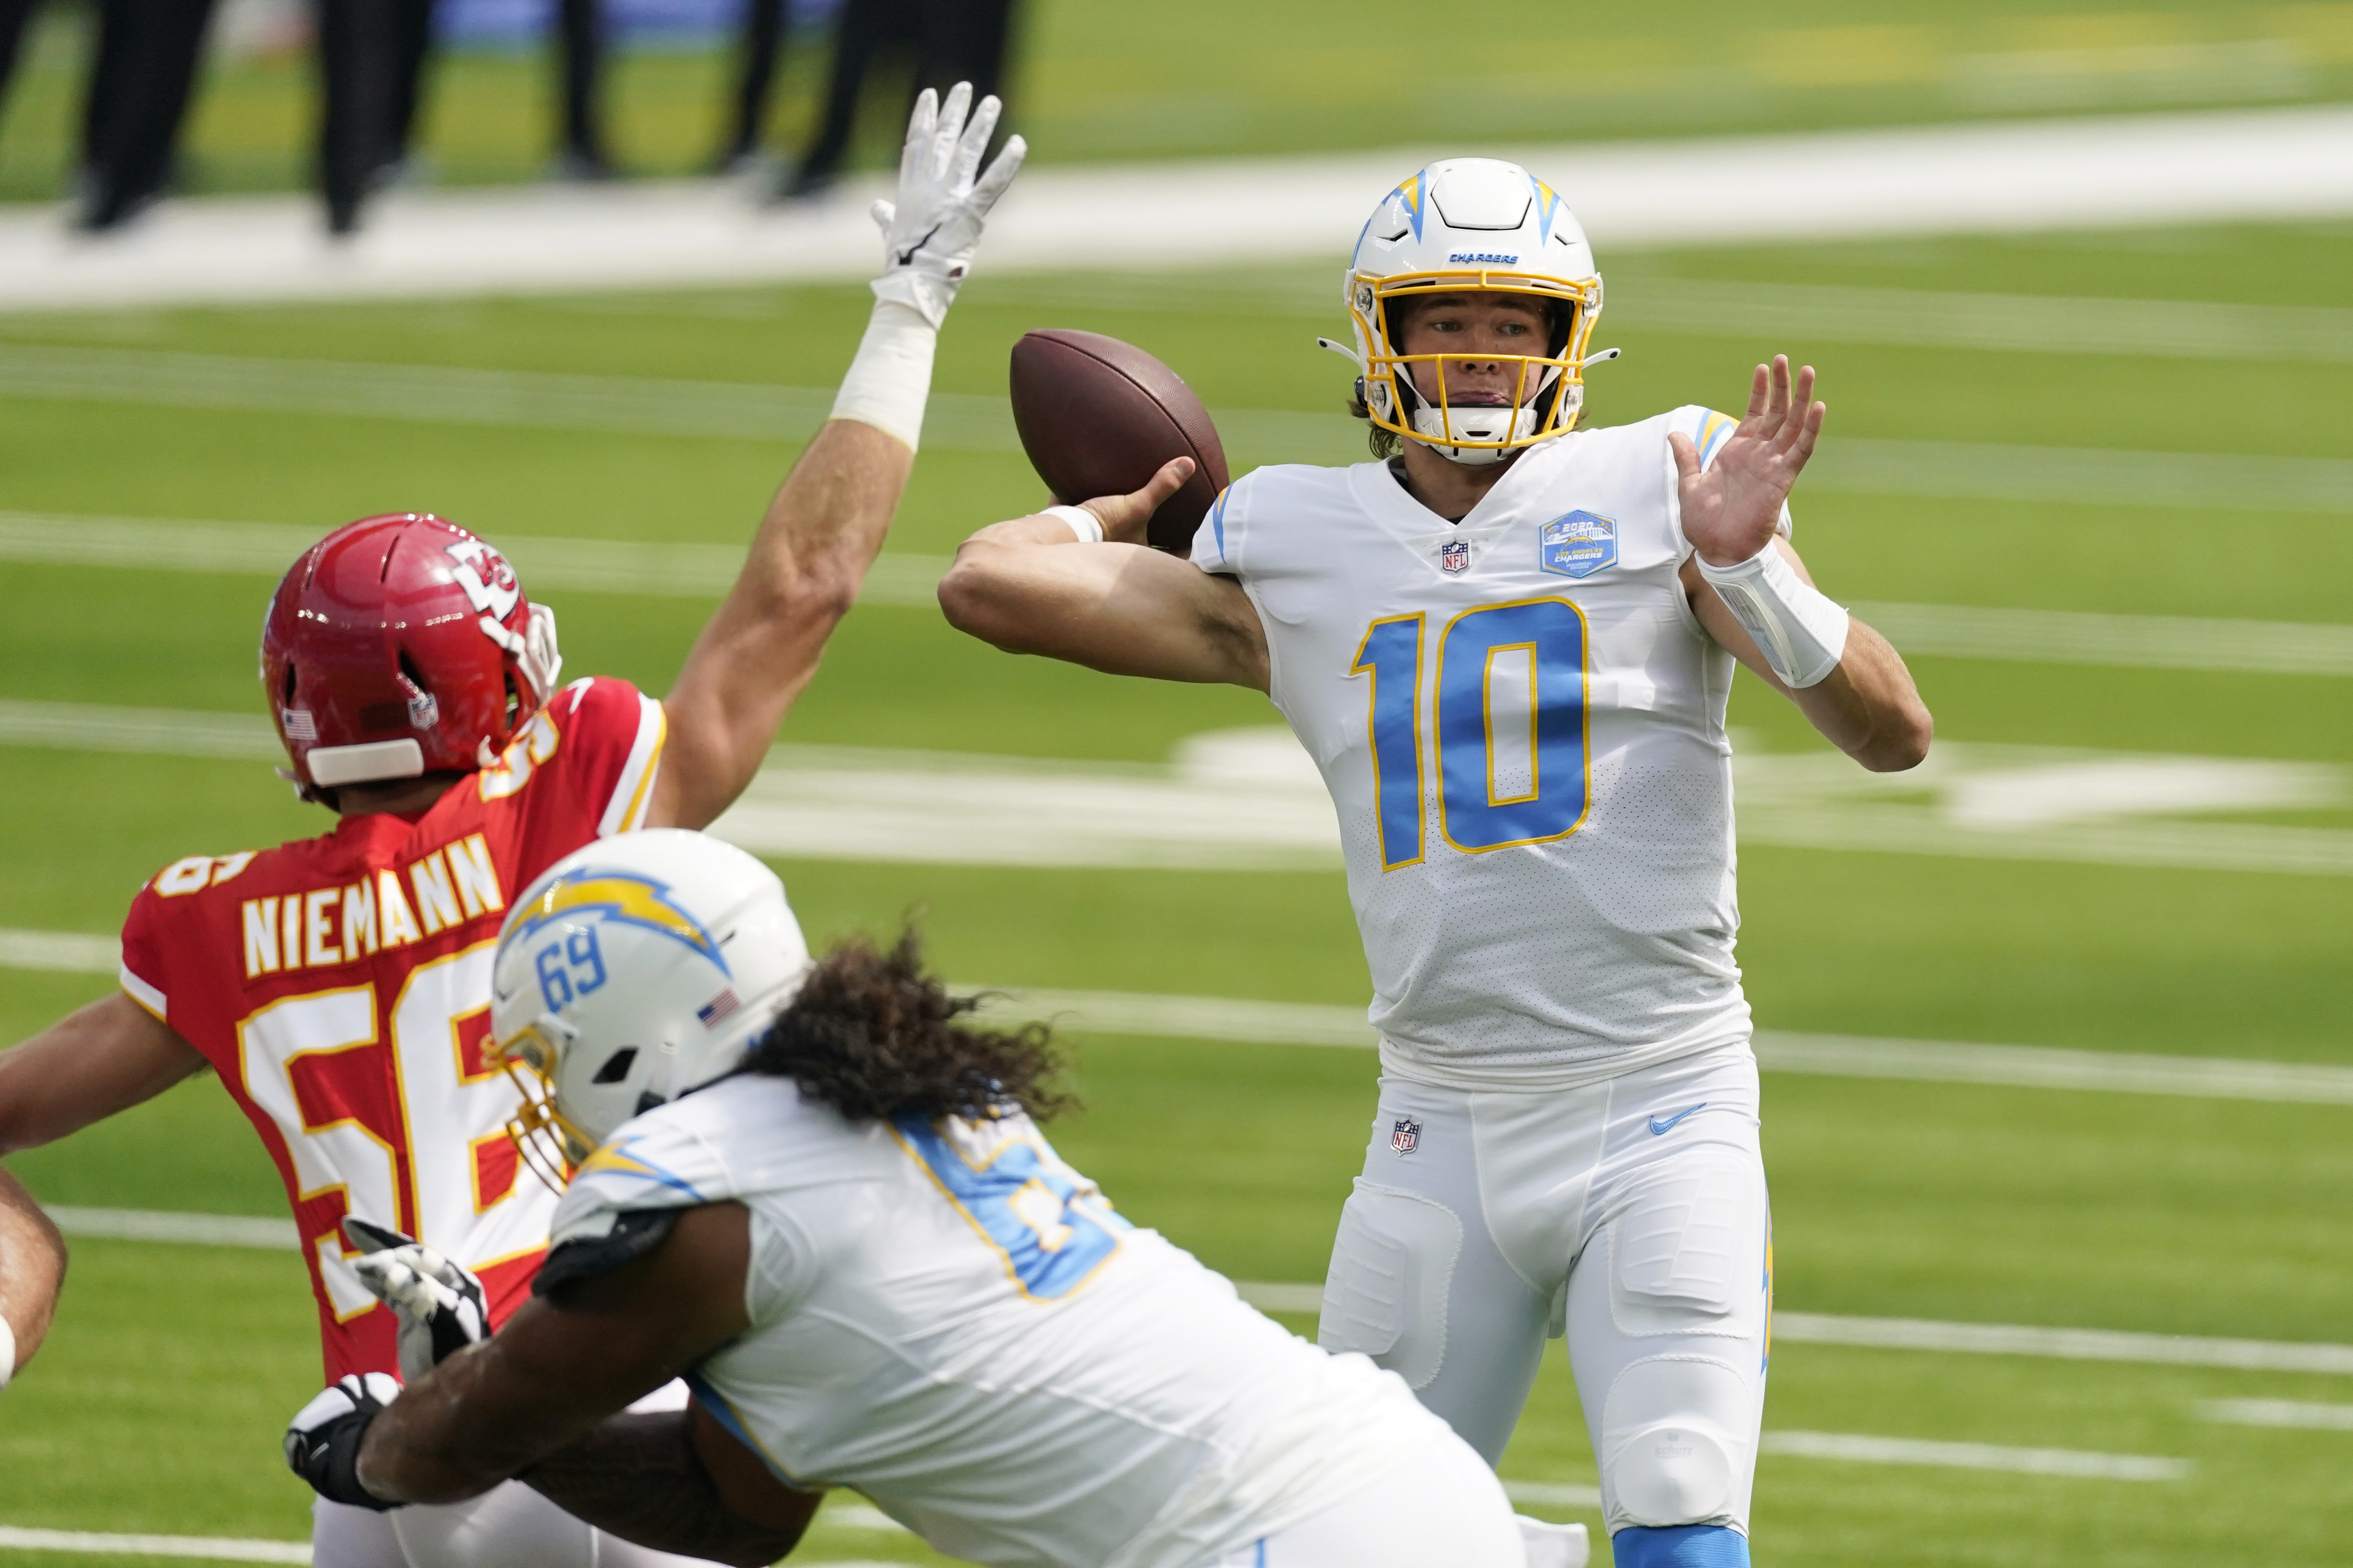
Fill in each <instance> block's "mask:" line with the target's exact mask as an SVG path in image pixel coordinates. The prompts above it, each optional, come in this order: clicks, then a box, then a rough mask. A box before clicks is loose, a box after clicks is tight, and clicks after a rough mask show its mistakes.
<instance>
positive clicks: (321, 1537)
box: [311, 1481, 709, 1568]
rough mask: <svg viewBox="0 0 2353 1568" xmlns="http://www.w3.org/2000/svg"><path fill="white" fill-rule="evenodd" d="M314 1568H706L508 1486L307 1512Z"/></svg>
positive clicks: (317, 1505) (314, 1506)
mask: <svg viewBox="0 0 2353 1568" xmlns="http://www.w3.org/2000/svg"><path fill="white" fill-rule="evenodd" d="M311 1563H313V1564H314V1568H709V1565H708V1564H706V1563H702V1562H701V1561H700V1560H698V1559H695V1558H691V1557H675V1556H672V1555H671V1554H670V1553H669V1552H653V1551H649V1550H648V1549H647V1548H645V1547H642V1546H636V1545H632V1544H631V1543H629V1542H626V1541H623V1540H622V1539H620V1538H619V1537H618V1536H615V1535H607V1534H606V1533H605V1532H604V1531H601V1530H598V1529H596V1528H595V1527H594V1526H592V1525H587V1524H584V1523H582V1522H581V1521H578V1520H576V1519H575V1518H573V1517H572V1516H571V1515H570V1514H568V1513H566V1512H565V1511H564V1510H562V1509H560V1508H558V1507H556V1506H555V1505H554V1503H552V1502H550V1501H548V1500H546V1499H545V1498H543V1497H542V1496H540V1495H539V1494H538V1493H537V1492H535V1491H533V1490H532V1489H530V1488H529V1487H527V1486H525V1485H523V1484H522V1482H521V1481H508V1482H506V1483H504V1484H503V1485H501V1486H497V1487H493V1488H491V1489H490V1490H489V1491H486V1492H484V1493H483V1494H482V1495H481V1496H480V1497H478V1498H473V1499H470V1500H467V1501H465V1502H459V1503H450V1504H448V1505H447V1506H446V1507H429V1508H428V1507H423V1506H417V1507H410V1508H396V1509H394V1510H390V1511H389V1512H386V1513H377V1512H375V1510H371V1509H364V1508H353V1507H351V1506H350V1505H349V1504H347V1503H340V1502H329V1501H328V1500H326V1499H324V1498H320V1499H317V1500H314V1501H313V1502H312V1503H311Z"/></svg>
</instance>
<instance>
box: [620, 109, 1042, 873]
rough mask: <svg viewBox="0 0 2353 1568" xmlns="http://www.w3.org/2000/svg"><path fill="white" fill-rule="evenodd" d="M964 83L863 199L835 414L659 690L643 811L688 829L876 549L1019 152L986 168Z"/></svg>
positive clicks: (800, 669) (762, 747)
mask: <svg viewBox="0 0 2353 1568" xmlns="http://www.w3.org/2000/svg"><path fill="white" fill-rule="evenodd" d="M971 101H972V89H971V88H970V87H969V86H968V85H965V84H961V83H960V84H958V85H957V86H956V87H955V89H954V90H952V91H951V92H949V94H948V97H947V101H946V103H945V104H944V105H943V104H940V103H939V102H938V100H936V99H935V97H934V94H933V93H932V92H931V90H930V89H925V90H924V91H923V95H922V96H921V97H920V98H918V99H917V100H916V104H915V112H914V116H913V120H912V121H910V122H909V124H908V127H907V142H906V148H905V151H904V153H903V155H902V159H901V161H900V165H899V196H898V200H897V201H896V202H895V203H892V202H877V203H876V204H875V210H874V216H875V220H876V221H877V222H878V223H879V224H880V225H881V228H882V235H883V249H884V261H883V271H882V276H881V277H880V278H878V279H875V281H874V293H875V302H874V313H873V317H872V319H871V321H870V322H869V324H868V326H867V329H866V336H865V339H864V341H863V342H861V343H860V345H859V350H858V357H857V359H856V360H855V361H854V362H853V363H851V365H850V368H849V375H848V376H847V377H845V378H844V380H843V382H842V384H841V392H840V395H839V396H838V397H837V398H836V399H835V402H834V405H833V417H832V418H831V419H830V420H828V422H827V423H826V425H825V426H824V428H823V429H821V430H819V431H818V435H817V438H816V439H815V440H813V441H811V442H810V443H809V446H808V449H807V451H805V452H803V453H802V454H801V458H800V461H798V462H797V463H796V464H794V465H793V470H792V472H791V473H790V474H789V475H788V476H786V479H785V483H784V487H783V489H779V490H778V491H777V492H776V499H775V500H773V501H771V502H770V503H769V504H768V510H767V514H766V515H765V517H764V518H762V519H761V521H760V530H759V532H758V533H757V534H756V535H755V536H754V539H753V541H752V550H751V554H750V556H749V558H748V559H746V561H745V562H744V572H743V574H742V576H741V577H739V578H738V579H737V580H736V583H735V586H734V588H733V591H732V592H730V593H729V595H727V599H726V601H725V603H723V604H722V605H720V607H719V612H718V614H717V615H715V616H712V620H711V624H710V625H709V626H706V627H705V628H704V629H703V633H702V637H701V638H700V639H698V640H697V641H696V643H695V645H694V651H693V652H692V653H691V654H690V655H688V656H687V660H686V664H685V667H684V668H682V669H681V671H680V672H679V679H678V685H677V686H676V687H675V688H674V689H672V690H671V691H670V695H669V696H668V697H666V698H665V699H663V702H662V706H663V709H664V710H665V712H666V713H667V715H668V719H669V723H670V735H669V740H668V741H667V742H666V743H665V746H664V750H663V757H662V763H661V772H660V773H659V777H658V778H657V780H656V782H655V784H654V798H653V804H652V807H651V810H650V812H649V818H648V821H649V826H679V827H702V826H705V825H707V824H708V823H710V822H711V821H712V818H714V817H716V816H718V815H719V814H720V813H721V812H723V811H724V810H726V809H727V807H728V806H729V805H731V804H732V803H733V801H734V799H735V797H736V796H737V795H741V794H742V793H743V792H744V786H745V785H746V784H750V783H751V782H752V777H753V775H754V773H757V772H758V771H759V767H760V763H761V760H762V759H763V758H765V756H766V755H767V752H768V747H769V746H770V745H771V744H772V743H773V742H775V740H776V729H777V726H779V725H780V724H782V723H783V722H784V720H785V713H786V710H788V709H790V708H791V707H792V705H793V701H794V700H795V699H797V697H799V695H800V694H801V691H802V689H803V688H805V687H807V685H808V682H809V678H810V677H811V676H813V675H815V674H816V673H817V665H818V655H819V654H821V653H822V652H823V651H824V648H825V643H826V638H827V637H829V636H830V635H831V634H832V631H833V628H834V626H835V625H836V624H837V623H839V621H840V619H841V617H842V616H845V615H847V614H848V613H849V606H850V605H851V604H852V603H853V602H855V600H856V599H857V597H858V587H859V584H860V583H861V582H862V581H864V579H865V576H866V572H867V569H868V568H869V567H870V566H871V565H872V564H873V563H874V557H875V555H876V554H877V553H878V552H880V551H881V548H882V538H883V534H884V532H885V531H887V530H888V529H889V527H890V524H891V516H892V512H894V511H895V510H898V505H899V497H900V494H901V492H902V491H903V490H904V489H906V485H907V474H908V470H909V469H910V468H912V467H913V464H914V459H915V445H916V441H917V437H919V435H920V433H921V431H922V428H923V405H924V403H925V401H926V400H927V398H928V397H929V395H930V391H931V382H932V353H933V349H934V345H935V342H936V341H937V338H938V335H939V329H940V324H941V322H942V321H945V320H946V318H947V310H948V305H949V302H950V301H951V300H954V298H955V291H956V289H957V287H958V286H959V285H960V284H962V282H963V281H964V277H965V272H966V271H967V270H969V268H971V265H972V258H973V255H974V252H975V251H976V249H977V247H978V246H979V244H980V231H981V224H982V220H983V219H984V218H986V217H987V214H988V210H989V208H990V207H991V206H993V205H996V202H997V197H998V196H1000V195H1004V193H1005V188H1006V186H1007V185H1008V184H1011V183H1012V180H1013V176H1014V174H1015V173H1016V172H1017V171H1018V169H1019V168H1020V166H1021V159H1022V156H1023V153H1024V152H1025V147H1024V143H1023V142H1022V140H1021V138H1020V137H1018V136H1016V137H1013V138H1011V139H1010V140H1008V142H1006V144H1005V147H1004V150H1003V151H1001V152H1000V153H998V154H997V159H996V161H995V162H994V163H991V164H990V165H989V166H988V168H987V171H986V172H983V171H982V170H981V168H980V160H981V156H982V154H983V153H986V152H987V148H988V139H989V137H990V135H991V134H992V133H993V132H995V130H996V128H997V112H998V106H997V100H996V99H994V98H987V99H983V100H981V102H980V105H979V107H978V108H977V109H976V110H973V111H972V113H971V117H970V119H969V121H967V120H966V117H965V110H966V107H967V106H968V105H969V104H970V103H971Z"/></svg>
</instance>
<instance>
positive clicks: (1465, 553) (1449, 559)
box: [1438, 539, 1471, 577]
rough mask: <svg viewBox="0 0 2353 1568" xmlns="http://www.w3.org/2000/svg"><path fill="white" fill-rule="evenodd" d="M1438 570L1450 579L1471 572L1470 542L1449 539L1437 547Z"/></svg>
mask: <svg viewBox="0 0 2353 1568" xmlns="http://www.w3.org/2000/svg"><path fill="white" fill-rule="evenodd" d="M1438 569H1439V570H1440V572H1443V573H1445V574H1447V575H1448V576H1450V577H1452V576H1456V575H1459V574H1461V573H1464V572H1468V571H1469V570H1471V542H1470V541H1468V540H1464V539H1450V540H1448V541H1447V542H1445V543H1443V544H1441V545H1440V546H1439V547H1438Z"/></svg>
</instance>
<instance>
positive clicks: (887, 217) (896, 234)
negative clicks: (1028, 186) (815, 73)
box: [873, 81, 1029, 327]
mask: <svg viewBox="0 0 2353 1568" xmlns="http://www.w3.org/2000/svg"><path fill="white" fill-rule="evenodd" d="M971 103H972V84H971V83H970V82H968V81H960V82H958V83H956V84H955V87H953V88H951V89H948V100H947V102H946V104H945V105H944V106H943V105H942V104H941V103H940V101H939V99H938V96H937V95H936V94H934V92H933V91H932V89H930V88H925V89H923V93H922V95H921V96H920V97H918V98H917V99H916V100H915V112H914V115H913V117H912V118H911V119H910V120H909V121H907V144H906V146H905V147H904V148H903V149H902V151H901V153H900V154H899V199H898V200H897V201H895V202H876V203H875V204H874V207H873V212H874V221H875V222H876V223H877V224H878V225H880V226H881V229H882V252H883V255H882V276H881V277H880V278H877V279H875V280H874V295H875V298H877V299H880V300H894V301H896V302H897V303H899V304H902V305H906V306H909V307H911V308H913V310H916V311H918V312H920V313H921V314H922V316H923V320H924V321H929V322H930V323H931V324H932V325H933V326H934V327H937V326H938V325H939V324H940V323H941V322H942V321H945V320H947V314H948V305H949V302H950V301H952V300H955V292H956V288H957V286H958V285H960V284H961V283H963V281H964V277H965V273H966V272H967V271H969V270H971V268H972V256H973V252H974V251H975V250H976V249H978V248H979V247H980V226H981V220H982V219H983V218H985V217H987V216H988V209H989V208H990V207H992V206H995V205H997V197H999V196H1001V195H1004V194H1005V187H1006V186H1008V185H1009V184H1012V183H1013V176H1014V174H1016V173H1017V172H1018V170H1019V169H1020V167H1021V160H1022V158H1023V157H1024V156H1025V155H1027V153H1029V143H1028V142H1024V141H1022V140H1021V138H1020V137H1018V136H1015V137H1012V138H1010V139H1009V140H1008V141H1007V142H1006V143H1005V148H1004V150H1003V151H1002V152H1000V153H997V161H996V162H995V163H991V164H990V165H989V166H988V172H987V173H986V174H980V175H979V177H978V178H977V179H975V178H974V175H975V174H976V172H977V171H978V170H979V168H980V157H981V154H982V153H986V152H987V151H988V139H989V137H990V136H991V135H993V134H994V133H995V132H996V130H997V115H998V114H999V113H1000V112H1002V110H1003V106H1002V105H1001V104H999V103H998V102H997V100H996V99H995V98H994V97H989V98H984V99H982V100H980V107H979V109H978V110H974V111H973V113H972V118H971V120H970V121H966V120H965V110H967V109H968V108H970V106H971Z"/></svg>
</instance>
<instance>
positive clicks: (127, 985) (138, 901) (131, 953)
mask: <svg viewBox="0 0 2353 1568" xmlns="http://www.w3.org/2000/svg"><path fill="white" fill-rule="evenodd" d="M159 915H160V911H159V910H157V908H156V892H155V885H154V883H153V882H150V883H148V884H147V886H145V887H143V888H142V889H139V896H138V897H137V898H135V899H133V900H131V912H130V914H128V915H127V916H125V917H124V918H123V921H122V964H121V970H120V972H119V973H118V974H117V976H116V978H117V980H118V981H119V982H120V983H121V986H122V989H123V992H124V994H127V995H128V996H130V998H131V999H132V1001H133V1002H136V1003H138V1004H139V1005H141V1006H142V1007H144V1008H146V1009H147V1011H149V1012H150V1013H153V1015H155V1017H156V1020H157V1021H158V1022H160V1023H165V1024H168V1023H170V1022H171V1021H172V1006H171V974H170V971H169V970H168V969H167V968H166V967H165V965H164V933H163V931H162V926H161V921H160V919H159Z"/></svg>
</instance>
